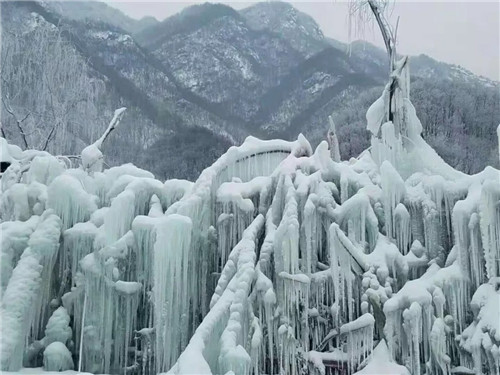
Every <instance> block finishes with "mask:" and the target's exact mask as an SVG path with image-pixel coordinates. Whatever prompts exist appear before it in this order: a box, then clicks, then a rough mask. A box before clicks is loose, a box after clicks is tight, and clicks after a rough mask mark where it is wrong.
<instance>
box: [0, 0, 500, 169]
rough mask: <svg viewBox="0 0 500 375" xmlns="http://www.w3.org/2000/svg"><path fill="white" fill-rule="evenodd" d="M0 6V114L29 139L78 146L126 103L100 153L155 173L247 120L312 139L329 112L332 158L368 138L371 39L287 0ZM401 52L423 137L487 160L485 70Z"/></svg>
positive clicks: (490, 97) (491, 145)
mask: <svg viewBox="0 0 500 375" xmlns="http://www.w3.org/2000/svg"><path fill="white" fill-rule="evenodd" d="M0 6H1V13H2V19H1V21H2V29H3V32H2V46H3V48H2V93H3V94H2V95H3V96H2V99H3V101H4V103H2V105H3V109H5V110H2V118H1V120H2V124H4V128H5V132H6V136H7V138H8V139H10V140H12V141H13V142H16V143H18V144H20V145H23V142H24V141H23V139H22V137H21V136H20V135H19V131H18V127H17V121H21V120H23V121H22V122H21V123H20V124H21V126H22V127H23V129H24V130H25V133H26V134H27V142H28V143H29V144H30V146H35V147H38V148H43V146H44V145H45V143H47V144H48V149H49V150H50V151H51V152H54V153H64V154H74V153H78V152H80V151H81V149H82V148H83V147H84V145H87V144H89V142H90V141H92V140H95V138H97V137H98V136H99V135H100V134H101V133H102V130H103V128H104V127H105V126H106V124H107V122H108V121H109V120H110V118H111V114H112V112H113V111H114V109H116V108H118V107H121V106H125V107H127V108H128V110H127V113H126V115H125V116H124V119H123V122H122V124H121V125H120V127H121V128H120V129H119V130H118V131H117V132H116V133H114V134H113V136H112V137H111V138H110V140H109V141H108V144H107V145H106V148H107V150H106V155H107V156H108V162H109V163H112V164H114V163H123V162H133V163H134V164H137V165H139V166H147V168H148V169H149V170H152V171H153V172H154V173H155V174H156V175H157V176H158V177H159V178H166V177H184V178H191V179H192V178H195V177H196V176H197V175H198V174H199V172H200V170H201V169H203V168H204V167H206V166H208V165H210V164H211V163H212V162H213V161H214V160H215V158H216V157H217V156H219V155H220V154H221V153H222V152H224V151H225V150H226V149H227V147H228V146H229V145H231V144H237V143H241V141H242V140H243V139H244V138H245V137H246V136H247V135H250V134H251V135H255V136H258V137H260V138H272V137H278V136H279V137H282V138H285V139H294V138H296V136H297V134H298V133H299V132H303V133H304V134H305V135H306V136H307V137H308V138H309V139H310V140H312V142H313V144H314V143H317V142H319V140H321V139H323V138H324V136H325V132H326V129H327V116H328V115H330V114H333V118H334V120H335V122H336V123H337V127H338V134H339V140H340V147H341V154H342V158H344V159H348V158H349V157H356V156H358V155H359V153H360V152H361V151H362V150H363V149H365V148H366V147H368V144H369V141H368V133H367V132H366V131H365V119H364V113H365V112H366V109H367V108H368V106H369V104H370V103H372V102H373V99H374V98H375V97H376V96H377V95H379V93H380V91H381V87H382V85H383V84H384V83H385V80H386V78H387V71H388V69H387V63H386V55H385V53H384V51H382V50H380V49H379V48H377V47H374V46H372V45H370V44H368V43H362V42H355V43H353V44H352V46H351V48H350V52H349V53H348V51H347V46H345V45H343V44H342V43H340V42H337V41H332V40H330V39H328V38H325V37H324V36H323V34H322V32H321V30H320V29H319V27H318V25H317V24H316V23H315V21H314V20H313V19H312V18H311V17H309V16H307V15H305V14H303V13H301V12H299V11H297V10H296V9H295V8H293V6H291V5H290V4H287V3H281V2H279V3H278V2H277V3H269V2H268V3H258V4H256V5H253V6H251V7H249V8H246V9H244V10H242V11H239V12H238V11H236V10H234V9H232V8H230V7H228V6H225V5H221V4H208V3H206V4H202V5H195V6H191V7H188V8H186V9H185V10H183V11H182V12H180V13H179V14H177V15H174V16H172V17H170V18H168V19H166V20H164V21H162V22H156V21H154V20H153V19H150V18H149V19H148V18H146V19H143V20H139V21H137V20H133V19H131V18H129V17H127V16H125V15H123V14H122V13H121V12H119V11H118V10H115V9H114V8H111V7H109V6H107V5H105V4H103V3H98V2H81V3H80V2H60V3H58V2H47V3H45V2H43V3H39V2H16V3H13V2H8V3H5V2H3V3H1V4H0ZM410 66H411V72H412V80H413V83H412V93H411V96H412V101H413V103H414V104H415V107H416V109H417V113H418V114H419V116H420V118H421V120H422V123H423V125H424V136H425V137H426V139H427V141H428V142H429V143H430V144H431V145H433V146H434V147H435V148H436V150H437V151H438V153H440V154H441V155H443V157H444V158H445V160H446V161H448V162H449V163H450V164H452V165H453V166H456V167H458V168H459V169H462V170H464V171H466V172H469V173H473V172H476V171H478V170H480V169H482V168H484V166H485V165H487V164H490V165H494V166H496V165H497V163H498V161H497V158H496V157H495V155H497V150H496V147H497V146H496V142H495V141H494V139H495V137H494V134H495V129H496V126H497V125H498V119H499V118H500V109H499V91H498V88H499V86H498V83H497V82H492V81H490V80H487V79H485V78H482V77H478V76H476V75H474V74H472V73H471V72H469V71H467V70H465V69H463V68H460V67H457V66H454V65H449V64H445V63H441V62H438V61H436V60H434V59H432V58H430V57H428V56H424V55H420V56H415V57H412V58H411V60H410ZM77 73H78V74H77ZM69 77H71V79H70V78H69ZM75 77H76V78H75ZM56 87H57V90H55V88H56ZM42 98H43V99H42ZM7 109H9V110H8V111H7ZM26 116H27V117H26ZM25 117H26V119H24V118H25ZM54 126H55V127H56V129H55V130H54V131H52V129H53V128H54ZM47 138H49V142H46V141H47ZM472 152H473V153H474V155H475V158H470V157H469V155H470V154H471V153H472ZM158 155H161V158H158V157H157V156H158ZM181 161H182V162H181Z"/></svg>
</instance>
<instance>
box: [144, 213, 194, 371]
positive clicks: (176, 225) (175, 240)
mask: <svg viewBox="0 0 500 375" xmlns="http://www.w3.org/2000/svg"><path fill="white" fill-rule="evenodd" d="M191 230H192V222H191V220H190V219H189V218H188V217H185V216H181V215H175V214H174V215H169V216H166V217H165V218H162V219H161V221H160V222H159V223H158V225H157V228H156V233H157V234H156V242H155V246H154V271H153V274H154V289H153V290H154V304H155V308H154V326H155V329H156V336H155V337H156V344H155V365H156V372H157V373H159V372H164V371H167V370H168V369H169V368H170V367H171V366H172V365H173V364H174V363H175V361H176V359H177V358H178V357H179V354H180V353H181V350H182V349H183V348H184V347H185V345H186V344H187V341H188V338H189V336H188V334H189V332H190V326H189V311H190V308H189V306H190V304H191V301H192V299H193V296H192V295H191V291H192V289H191V288H192V285H193V283H195V282H197V275H196V274H190V273H189V271H190V268H189V263H190V260H191V256H190V248H191Z"/></svg>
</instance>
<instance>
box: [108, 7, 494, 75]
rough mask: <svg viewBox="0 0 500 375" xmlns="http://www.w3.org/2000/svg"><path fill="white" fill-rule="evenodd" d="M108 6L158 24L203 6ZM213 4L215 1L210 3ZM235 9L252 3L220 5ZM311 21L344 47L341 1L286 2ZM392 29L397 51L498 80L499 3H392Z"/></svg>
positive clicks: (371, 34) (369, 34) (371, 37)
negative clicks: (432, 58)
mask: <svg viewBox="0 0 500 375" xmlns="http://www.w3.org/2000/svg"><path fill="white" fill-rule="evenodd" d="M107 2H108V3H110V5H112V6H114V7H116V8H118V9H120V10H122V11H123V12H124V13H125V14H127V15H129V16H130V17H133V18H142V17H144V16H153V17H155V18H157V19H158V20H160V21H161V20H163V19H165V18H167V17H169V16H171V15H173V14H175V13H177V12H179V11H180V10H182V9H183V8H185V7H187V6H189V5H192V4H195V3H201V2H204V1H195V2H192V1H156V2H148V1H142V2H139V1H129V2H123V1H115V0H107ZM212 2H217V1H212ZM221 2H222V3H224V4H227V5H230V6H232V7H233V8H235V9H242V8H245V7H247V6H250V5H252V4H253V3H255V2H248V1H221ZM289 2H290V3H293V5H294V6H295V7H296V8H297V9H299V10H301V11H302V12H305V13H307V14H309V15H311V16H312V17H313V18H314V19H315V20H316V22H317V23H318V24H319V25H320V27H321V29H322V30H323V33H324V34H325V35H326V36H329V37H332V38H335V39H337V40H340V41H343V42H347V41H348V40H349V27H348V22H347V20H348V6H347V2H345V1H335V0H331V1H308V0H302V1H289ZM398 16H399V17H400V20H399V28H398V43H399V45H398V51H399V52H400V53H404V54H410V55H417V54H420V53H425V54H427V55H429V56H432V57H434V58H436V59H437V60H441V61H445V62H448V63H454V64H458V65H461V66H463V67H465V68H467V69H469V70H471V71H472V72H474V73H476V74H480V75H484V76H486V77H489V78H491V79H495V80H497V81H498V80H500V74H499V70H500V57H499V55H500V53H499V50H500V21H499V18H500V2H498V1H488V2H477V1H458V2H457V1H454V2H451V1H443V0H441V1H432V2H430V1H419V2H410V1H402V0H399V1H397V0H396V1H395V2H394V4H393V5H392V6H391V17H390V19H391V22H392V23H393V25H395V24H396V20H397V17H398ZM354 39H365V40H368V41H370V42H372V43H375V44H377V45H379V46H383V42H382V39H381V37H380V32H379V31H378V29H376V28H375V27H372V26H369V27H367V28H366V29H365V30H364V33H363V34H362V35H360V34H358V35H353V37H352V40H354Z"/></svg>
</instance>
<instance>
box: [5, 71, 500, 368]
mask: <svg viewBox="0 0 500 375" xmlns="http://www.w3.org/2000/svg"><path fill="white" fill-rule="evenodd" d="M400 65H401V67H402V68H401V69H400V70H402V71H401V72H400V76H398V77H396V78H397V80H398V81H399V82H400V86H399V88H398V90H397V92H396V94H395V95H396V99H397V100H396V101H395V103H396V105H397V106H399V109H398V111H396V112H397V113H398V114H399V115H398V116H395V117H394V118H393V121H385V120H386V118H387V116H386V113H385V110H386V107H387V106H386V104H387V103H386V100H387V89H386V91H384V93H383V95H382V96H381V98H380V99H378V100H377V101H376V102H375V103H374V104H373V105H372V106H371V107H370V109H369V110H368V113H367V128H368V130H369V131H370V132H371V133H372V147H371V149H370V150H368V151H366V152H364V153H363V154H362V155H361V156H360V157H359V158H358V159H352V160H350V161H343V162H342V161H339V160H338V156H339V155H338V153H337V151H335V150H333V151H334V152H333V153H331V151H332V150H331V149H330V150H329V147H328V144H327V143H326V142H322V143H321V144H320V145H319V146H318V147H317V149H316V150H315V151H314V152H313V151H312V149H311V146H310V145H309V143H308V142H307V140H306V139H305V138H304V137H303V136H299V138H298V139H297V141H294V142H286V141H280V140H272V141H261V140H258V139H256V138H253V137H249V138H247V139H246V140H245V142H244V143H243V144H242V145H241V146H240V147H232V148H230V149H229V150H228V151H227V153H226V154H224V155H223V156H222V157H221V158H220V159H219V160H217V162H215V163H214V164H213V165H212V166H211V167H209V168H207V169H206V170H204V171H203V173H202V174H201V175H200V177H199V178H198V180H197V181H196V182H195V183H194V184H193V183H190V182H188V181H181V180H169V181H166V182H164V183H163V182H160V181H158V180H156V179H154V177H153V176H152V175H151V174H150V173H149V172H146V171H143V170H140V169H138V168H136V167H134V166H132V165H123V166H119V167H113V168H109V169H103V164H102V153H101V151H100V150H99V147H97V146H99V144H94V145H92V146H89V147H90V148H86V149H85V150H84V152H82V163H83V165H82V166H81V167H79V168H68V165H66V163H64V162H62V161H61V160H62V159H61V158H57V157H54V156H51V155H49V154H47V153H44V152H36V151H29V150H28V151H21V150H20V149H19V148H17V147H16V146H13V145H9V144H8V143H7V142H6V141H5V140H4V139H0V146H1V147H2V150H1V152H0V154H1V155H2V157H3V158H4V159H5V160H7V159H8V160H10V161H11V164H10V166H9V167H8V168H7V170H6V171H5V172H4V173H3V175H2V177H1V179H2V180H1V186H2V188H1V196H0V207H1V213H0V217H1V223H0V226H1V231H2V237H1V244H2V246H1V271H2V278H1V289H2V301H1V319H2V327H1V340H2V342H1V344H2V345H1V348H2V353H1V354H2V361H1V367H2V370H19V369H20V368H21V367H22V366H25V367H33V368H39V367H41V366H43V367H44V368H45V369H47V370H53V371H58V370H65V369H69V368H73V369H75V370H80V371H87V372H94V373H113V374H115V373H117V374H118V373H123V374H156V373H162V372H167V373H169V374H194V373H196V374H256V375H257V374H291V375H298V374H304V373H310V374H321V375H323V374H346V373H347V374H354V373H358V374H372V373H374V372H378V373H384V374H389V373H394V374H408V373H411V374H438V375H444V374H452V373H456V372H462V373H467V372H469V373H476V374H497V375H498V374H499V373H500V370H499V364H500V326H499V322H500V312H499V306H500V290H499V287H500V281H499V280H500V262H499V259H500V209H499V208H500V172H499V171H498V170H496V169H494V168H491V167H487V168H486V169H485V170H484V171H483V172H481V173H479V174H477V175H474V176H468V175H465V174H463V173H461V172H458V171H456V170H454V169H453V168H452V167H450V166H449V165H447V164H445V163H444V162H443V160H442V159H441V158H440V157H439V156H438V155H437V154H436V153H435V152H434V151H433V150H432V148H431V147H430V146H429V145H427V144H426V143H425V141H424V140H423V139H422V138H421V136H420V132H421V124H420V122H419V120H418V118H417V117H416V113H415V109H414V108H413V106H412V105H411V102H410V101H409V88H408V87H407V86H408V85H406V83H405V82H406V81H405V79H407V74H406V71H405V68H404V66H407V64H405V63H404V64H403V63H400ZM397 71H399V70H397ZM121 113H122V112H118V113H117V114H116V116H115V117H116V118H115V119H114V121H112V124H110V129H111V127H112V126H115V125H116V124H117V122H118V120H119V116H120V115H121ZM113 124H114V125H113ZM332 127H333V125H332ZM499 129H500V128H499ZM499 134H500V133H499ZM101 143H102V142H101ZM333 143H334V144H335V143H336V140H334V142H333ZM94 146H95V147H94ZM96 150H97V151H96ZM332 155H333V158H332Z"/></svg>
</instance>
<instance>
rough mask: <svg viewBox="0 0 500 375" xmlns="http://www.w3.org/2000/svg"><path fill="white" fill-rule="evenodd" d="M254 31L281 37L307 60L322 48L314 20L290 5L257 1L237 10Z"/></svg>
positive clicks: (320, 32)
mask: <svg viewBox="0 0 500 375" xmlns="http://www.w3.org/2000/svg"><path fill="white" fill-rule="evenodd" d="M240 14H242V15H243V17H245V19H246V21H247V24H248V26H249V27H251V28H252V29H254V30H267V31H271V32H274V33H277V34H280V35H282V36H283V37H285V38H286V39H287V40H288V41H289V42H290V44H291V45H292V46H293V47H295V48H296V49H297V50H298V51H299V52H301V53H303V54H305V55H306V56H307V57H309V56H311V55H312V54H314V53H316V52H319V51H320V50H321V49H323V48H325V46H326V44H327V43H326V41H325V37H324V35H323V32H322V31H321V29H320V27H319V25H318V24H317V23H316V21H315V20H314V19H313V18H312V17H311V16H309V15H308V14H305V13H303V12H301V11H299V10H298V9H296V8H295V7H294V6H293V5H292V4H290V3H286V2H281V1H272V2H260V3H257V4H255V5H252V6H250V7H248V8H245V9H243V10H241V11H240Z"/></svg>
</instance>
